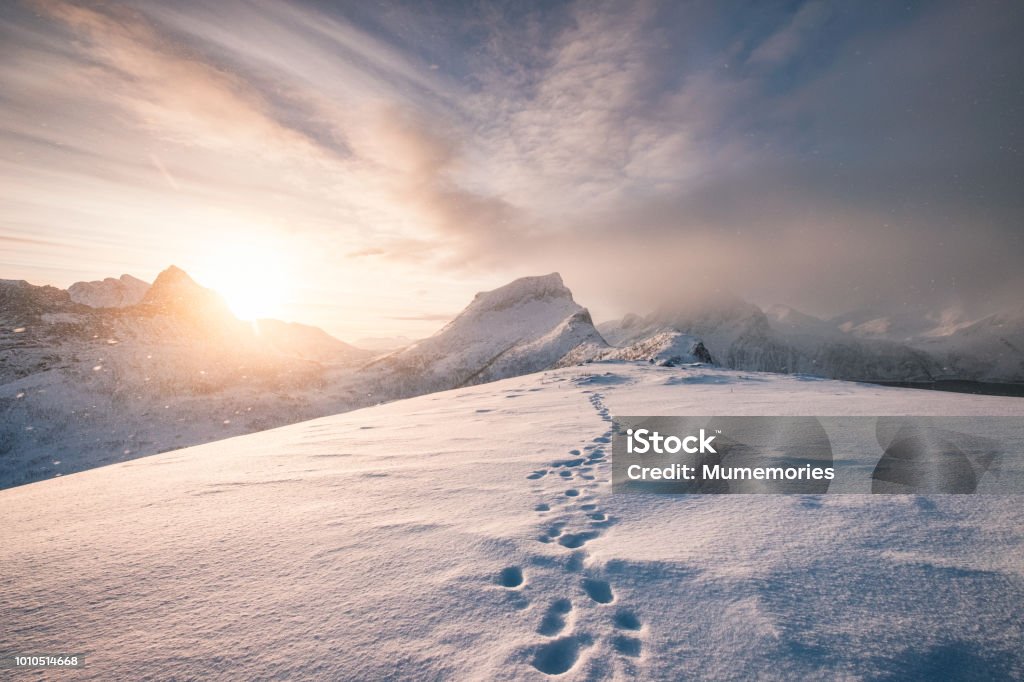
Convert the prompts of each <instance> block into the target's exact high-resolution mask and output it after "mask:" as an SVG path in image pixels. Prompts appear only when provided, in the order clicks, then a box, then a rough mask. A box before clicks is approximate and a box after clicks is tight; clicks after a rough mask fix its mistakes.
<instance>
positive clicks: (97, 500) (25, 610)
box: [0, 364, 1024, 680]
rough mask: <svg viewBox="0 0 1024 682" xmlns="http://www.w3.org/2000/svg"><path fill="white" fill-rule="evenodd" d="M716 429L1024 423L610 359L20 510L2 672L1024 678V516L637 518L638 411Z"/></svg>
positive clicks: (982, 512)
mask: <svg viewBox="0 0 1024 682" xmlns="http://www.w3.org/2000/svg"><path fill="white" fill-rule="evenodd" d="M684 379H686V380H685V381H684ZM716 413H717V414H735V415H739V414H754V415H760V414H813V415H840V414H863V415H875V414H920V415H947V414H985V415H1017V416H1022V415H1024V400H1021V399H1015V398H997V397H985V396H965V395H957V394H949V393H939V392H928V391H907V390H900V389H886V388H880V387H871V386H863V385H858V384H852V383H841V382H831V381H807V380H800V379H799V378H796V377H786V376H778V375H756V374H751V373H743V372H727V371H719V370H711V369H693V368H660V367H651V366H647V365H639V364H636V365H631V364H607V365H606V364H595V365H590V366H587V367H583V368H570V369H564V370H557V371H552V372H546V373H542V374H534V375H530V376H525V377H519V378H515V379H509V380H505V381H501V382H498V383H492V384H486V385H481V386H476V387H473V388H470V389H465V390H456V391H450V392H446V393H438V394H433V395H427V396H423V397H420V398H415V399H411V400H406V401H401V402H396V403H391V404H388V405H383V406H379V407H374V408H369V409H365V410H360V411H356V412H349V413H346V414H342V415H339V416H336V417H328V418H324V419H318V420H315V421H310V422H305V423H301V424H296V425H293V426H288V427H284V428H281V429H277V430H273V431H267V432H263V433H257V434H253V435H249V436H243V437H239V438H234V439H231V440H225V441H221V442H217V443H211V444H208V445H203V446H198V447H193V448H188V449H185V450H178V451H175V452H171V453H166V454H162V455H156V456H152V457H147V458H143V459H139V460H135V461H132V462H126V463H123V464H116V465H111V466H107V467H103V468H100V469H94V470H91V471H87V472H83V473H79V474H74V475H70V476H65V477H62V478H57V479H52V480H47V481H43V482H39V483H34V484H30V485H26V486H22V487H18V488H13V489H8V490H3V491H0V513H2V517H3V521H2V523H0V566H2V571H0V611H2V613H0V623H2V630H0V649H3V650H4V651H9V652H18V653H65V652H66V653H84V654H86V660H87V667H86V668H84V669H83V670H80V671H77V672H74V673H70V674H67V675H66V676H67V677H68V678H72V677H73V678H74V679H96V680H111V679H257V678H258V679H268V678H277V679H285V678H289V679H383V678H390V679H416V680H421V679H481V680H484V679H499V680H500V679H540V678H545V677H546V676H547V675H548V674H558V673H561V674H562V679H632V678H634V677H637V676H640V677H642V678H643V679H665V680H677V679H691V678H715V679H721V678H751V677H757V678H760V679H774V678H779V679H823V678H824V679H835V678H848V679H886V678H893V679H897V678H899V679H905V678H919V679H938V678H950V677H952V678H956V677H958V676H973V677H975V678H977V677H981V678H985V677H994V678H1005V677H1017V678H1019V677H1021V676H1022V675H1024V654H1022V651H1024V619H1022V617H1021V611H1022V607H1024V576H1022V572H1024V510H1022V507H1021V504H1020V498H1018V497H1010V496H1007V497H997V496H960V497H952V496H950V497H945V496H933V497H920V496H892V497H880V496H879V497H871V496H823V497H815V496H803V497H801V496H718V497H713V496H703V497H698V496H691V497H655V496H643V495H630V496H624V495H618V496H613V495H611V493H610V490H609V487H610V486H609V484H608V477H609V472H610V463H609V461H608V457H607V456H608V452H609V448H608V447H607V445H606V443H605V441H606V440H607V438H608V437H609V421H608V419H609V416H610V415H614V414H716ZM580 460H583V461H582V462H580ZM5 672H9V671H5ZM25 676H26V677H29V674H28V673H26V674H25Z"/></svg>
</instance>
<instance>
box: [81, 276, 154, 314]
mask: <svg viewBox="0 0 1024 682" xmlns="http://www.w3.org/2000/svg"><path fill="white" fill-rule="evenodd" d="M148 290H149V283H148V282H144V281H142V280H141V279H138V278H137V277H132V276H131V275H121V276H120V277H119V278H117V279H115V278H113V277H107V278H106V279H102V280H97V281H93V282H75V283H74V284H72V285H71V286H70V287H68V294H69V295H70V296H71V300H72V301H74V302H75V303H81V304H83V305H87V306H89V307H90V308H125V307H127V306H133V305H138V304H139V303H141V302H142V299H143V297H145V295H146V292H147V291H148Z"/></svg>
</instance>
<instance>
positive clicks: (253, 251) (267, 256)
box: [203, 238, 292, 320]
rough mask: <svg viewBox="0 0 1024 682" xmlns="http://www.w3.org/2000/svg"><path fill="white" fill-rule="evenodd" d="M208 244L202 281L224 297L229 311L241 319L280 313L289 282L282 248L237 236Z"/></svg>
mask: <svg viewBox="0 0 1024 682" xmlns="http://www.w3.org/2000/svg"><path fill="white" fill-rule="evenodd" d="M210 247H211V248H208V250H207V251H206V253H207V254H208V261H209V263H208V264H207V265H206V267H204V268H203V283H204V284H205V285H206V286H208V287H210V288H211V289H213V290H214V291H216V292H217V293H219V294H220V295H221V296H222V297H223V298H224V301H225V303H227V305H228V307H229V308H230V309H231V312H232V313H234V314H235V315H236V316H237V317H239V318H240V319H243V320H256V319H260V318H268V317H280V316H282V309H283V307H284V306H285V304H286V303H287V302H288V301H289V298H290V294H291V283H292V278H291V272H290V268H289V267H288V262H287V259H286V255H285V254H286V251H284V250H282V249H280V248H275V247H274V245H272V244H270V243H266V242H261V241H260V240H252V239H250V240H247V241H243V240H242V239H241V238H240V239H238V240H231V243H229V244H217V245H210Z"/></svg>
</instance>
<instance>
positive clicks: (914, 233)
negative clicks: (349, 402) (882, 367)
mask: <svg viewBox="0 0 1024 682" xmlns="http://www.w3.org/2000/svg"><path fill="white" fill-rule="evenodd" d="M1022 36H1024V5H1022V4H1021V3H1019V2H979V3H970V2H960V1H957V2H940V1H930V2H920V3H918V2H909V3H898V2H858V3H850V2H843V3H832V2H825V1H822V0H808V1H806V2H798V1H793V2H730V1H727V0H726V1H719V0H715V1H706V2H702V1H696V2H632V3H602V2H565V3H561V2H559V3H531V2H466V3H430V2H422V1H416V2H377V3H363V2H340V3H331V4H326V3H303V2H294V3H285V2H278V1H275V2H270V1H267V2H261V1H259V0H253V1H247V2H239V1H235V0H223V1H219V2H216V3H209V2H189V1H187V0H185V1H182V2H174V3H158V2H153V3H146V2H139V3H135V2H126V3H117V2H107V3H72V2H65V1H63V0H41V1H38V2H23V3H21V2H8V3H3V4H2V5H0V277H3V278H8V279H27V280H29V281H30V282H32V283H35V284H53V285H56V286H61V287H66V286H68V285H70V284H71V283H72V282H75V281H79V280H90V279H98V278H103V277H107V276H111V275H113V276H116V275H119V274H122V273H129V274H132V275H135V276H138V277H141V278H143V279H146V280H152V279H153V278H154V277H155V276H156V274H157V273H158V272H159V271H160V270H162V269H163V268H165V267H167V266H168V265H171V264H172V263H173V264H175V265H177V266H179V267H181V268H183V269H185V270H186V271H188V272H189V273H190V274H191V275H192V276H193V277H194V278H195V279H196V280H198V281H199V282H200V283H202V284H205V285H208V286H213V287H214V288H216V289H218V290H219V291H221V292H222V293H224V294H225V296H226V297H227V299H228V302H229V304H231V303H234V304H235V307H236V310H239V311H241V310H242V309H243V308H244V309H245V310H246V311H249V312H251V313H252V314H253V315H260V316H272V317H279V318H281V319H287V320H294V321H303V322H308V323H312V324H318V325H320V326H322V327H324V328H325V329H327V330H328V331H329V332H331V333H333V334H335V335H337V336H339V337H341V338H345V339H354V338H358V337H362V336H394V335H403V336H408V337H411V338H416V337H421V336H424V335H427V334H430V333H432V332H433V331H435V330H436V329H438V328H439V327H440V326H441V325H442V324H444V322H445V321H446V320H447V319H450V318H451V317H452V316H454V315H455V314H457V313H458V311H459V310H461V309H462V308H463V307H464V306H465V305H466V304H467V303H468V302H469V301H470V300H471V299H472V296H473V294H474V293H475V292H477V291H481V290H487V289H492V288H495V287H497V286H500V285H502V284H505V283H506V282H508V281H510V280H512V279H513V278H515V277H520V276H525V275H537V274H546V273H548V272H553V271H558V272H560V273H561V274H562V276H563V279H564V280H565V282H566V284H567V285H568V286H569V287H570V288H571V289H572V290H573V292H574V295H575V297H576V300H577V301H579V302H580V303H581V304H583V305H586V306H588V307H589V308H590V309H591V311H592V313H593V314H594V316H595V318H597V319H598V320H599V321H600V320H604V319H610V318H613V317H617V316H620V315H622V314H624V313H626V312H629V311H635V312H640V313H644V312H649V311H651V310H653V309H655V308H657V307H659V306H661V305H666V304H672V303H674V302H677V301H679V300H683V299H688V298H701V297H709V296H712V295H714V294H716V293H718V292H723V291H728V292H731V293H735V294H737V295H739V296H742V297H744V298H746V299H748V300H751V301H753V302H755V303H758V304H760V305H768V304H772V303H785V304H789V305H792V306H795V307H797V308H799V309H801V310H803V311H805V312H808V313H811V314H815V315H821V316H830V315H837V314H840V313H843V312H847V311H849V310H852V309H855V308H859V307H862V306H871V307H878V306H883V307H900V306H907V305H911V306H931V307H936V308H938V307H942V308H946V307H952V308H954V309H957V310H961V311H964V313H965V314H967V315H970V316H974V317H979V316H981V315H983V314H987V313H989V312H993V311H995V310H998V309H1000V308H1002V307H1007V306H1011V305H1019V304H1020V303H1021V292H1024V267H1021V266H1022V264H1024V192H1022V191H1021V189H1022V187H1024V157H1022V144H1024V138H1022V136H1024V39H1022Z"/></svg>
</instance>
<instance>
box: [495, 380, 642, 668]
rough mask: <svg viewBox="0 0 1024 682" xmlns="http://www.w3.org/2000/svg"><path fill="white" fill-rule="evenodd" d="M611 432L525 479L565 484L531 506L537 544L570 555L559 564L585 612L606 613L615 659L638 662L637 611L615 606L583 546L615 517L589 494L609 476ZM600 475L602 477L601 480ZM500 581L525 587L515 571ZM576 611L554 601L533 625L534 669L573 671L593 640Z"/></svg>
mask: <svg viewBox="0 0 1024 682" xmlns="http://www.w3.org/2000/svg"><path fill="white" fill-rule="evenodd" d="M586 393H590V396H589V400H590V404H591V405H592V406H593V407H594V410H595V411H597V413H598V415H599V416H600V417H601V419H603V420H604V421H605V422H607V423H609V424H610V423H611V421H612V420H611V416H610V415H609V412H608V409H607V408H606V407H605V406H604V403H603V397H602V396H601V394H599V393H594V392H591V391H586ZM611 435H612V431H611V429H609V430H608V431H605V432H604V433H602V434H601V435H600V436H598V437H597V438H594V439H593V441H592V442H591V443H589V444H588V445H586V446H584V447H583V448H582V450H570V451H569V453H568V455H569V456H568V457H566V458H563V459H558V460H555V461H553V462H551V464H550V465H549V467H548V468H546V469H538V470H536V471H534V472H532V473H531V474H529V475H528V476H527V478H528V479H530V480H534V481H536V480H540V479H545V480H546V482H548V483H556V482H557V483H559V484H561V483H563V482H564V484H565V485H566V486H567V487H565V488H561V491H560V492H559V493H558V494H557V495H556V497H555V498H554V499H552V500H551V501H550V502H541V503H539V504H537V505H536V506H535V507H534V511H536V512H537V513H538V514H539V515H541V516H542V518H544V519H545V523H544V524H542V528H541V532H540V534H539V535H538V536H537V540H538V541H539V542H542V543H548V544H550V543H557V544H559V545H561V546H562V547H564V548H565V549H566V550H568V551H569V552H570V553H569V555H568V556H567V558H566V561H565V563H564V565H563V568H564V570H565V571H567V572H569V573H574V574H575V573H578V574H580V578H579V586H580V594H579V597H578V599H581V600H583V604H585V605H586V606H587V607H588V608H597V609H601V610H606V611H607V613H605V614H603V617H605V618H607V620H608V623H609V625H610V628H609V629H610V633H611V634H610V635H608V637H609V638H610V644H611V649H612V651H614V652H615V655H618V656H622V657H625V658H626V659H633V658H638V657H639V656H640V655H641V654H642V651H643V642H642V640H641V638H640V637H639V635H640V632H641V631H642V629H643V624H642V623H641V621H640V619H639V618H638V617H637V615H636V614H635V613H633V612H632V611H630V610H629V609H627V608H624V607H622V606H620V605H618V603H617V597H616V595H615V590H614V588H613V586H612V584H611V583H610V582H608V581H607V580H605V579H604V576H603V574H602V571H601V570H600V568H599V567H597V568H589V567H588V566H587V559H588V557H589V553H588V552H587V550H586V549H585V545H586V544H587V543H589V542H592V541H594V540H596V539H597V538H599V537H601V535H602V534H603V533H604V531H605V529H607V528H608V526H610V525H611V524H612V523H614V519H613V518H611V517H609V516H608V515H607V514H606V513H605V512H603V511H601V509H600V508H599V507H598V505H597V504H596V503H594V502H591V501H590V499H591V498H590V495H589V494H588V493H590V492H591V491H593V490H595V489H596V488H597V487H598V485H600V483H601V482H607V481H608V480H609V478H610V471H609V469H610V467H609V464H608V457H607V456H606V454H605V450H606V448H607V447H608V446H609V444H610V442H611ZM599 477H600V478H599ZM498 581H499V583H500V584H501V585H503V586H505V587H508V588H510V589H516V588H518V587H519V586H520V585H522V583H523V574H522V571H521V570H520V569H519V568H518V567H510V568H506V569H504V571H502V573H501V574H500V575H499V580H498ZM576 610H577V607H576V605H574V603H573V600H572V598H571V597H570V596H562V597H558V598H556V599H554V600H553V601H552V602H551V603H550V604H549V605H548V607H547V609H546V610H545V612H544V615H543V616H542V617H541V619H540V622H539V623H538V625H537V630H536V632H537V634H538V635H540V636H541V637H543V638H544V639H543V640H541V642H540V643H539V644H538V645H537V647H536V649H535V651H534V654H533V659H532V661H531V662H532V664H533V666H534V667H535V668H536V669H537V670H539V671H541V672H543V673H545V674H548V675H560V674H562V673H565V672H568V671H569V670H571V669H572V668H573V667H574V666H575V665H576V663H577V662H578V661H579V659H580V654H581V652H582V650H583V649H585V648H587V647H590V646H593V645H594V644H595V643H596V640H595V638H594V637H593V636H591V635H589V634H587V633H585V632H579V631H576V629H575V621H576V618H575V614H576Z"/></svg>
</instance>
